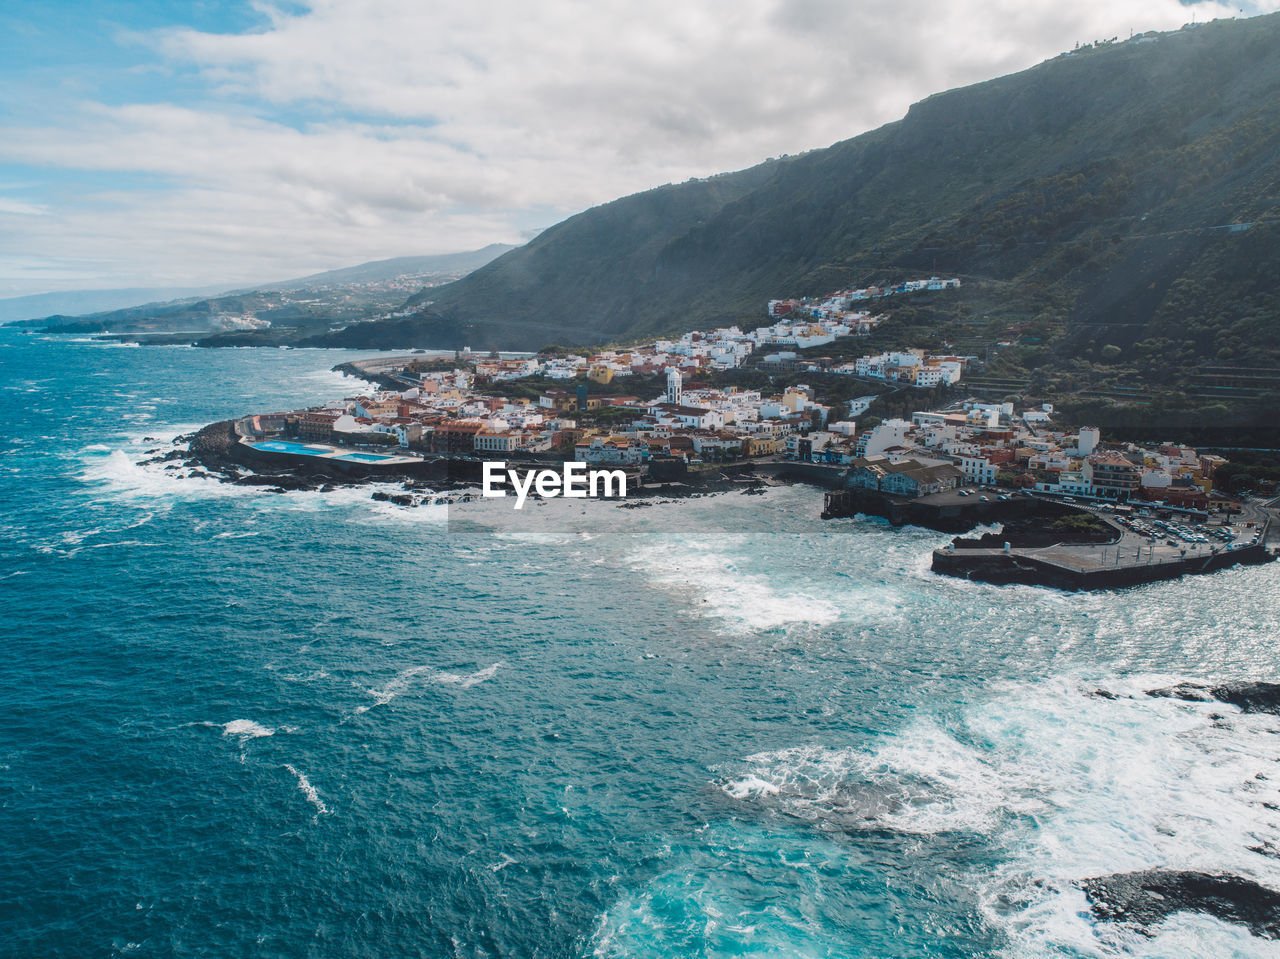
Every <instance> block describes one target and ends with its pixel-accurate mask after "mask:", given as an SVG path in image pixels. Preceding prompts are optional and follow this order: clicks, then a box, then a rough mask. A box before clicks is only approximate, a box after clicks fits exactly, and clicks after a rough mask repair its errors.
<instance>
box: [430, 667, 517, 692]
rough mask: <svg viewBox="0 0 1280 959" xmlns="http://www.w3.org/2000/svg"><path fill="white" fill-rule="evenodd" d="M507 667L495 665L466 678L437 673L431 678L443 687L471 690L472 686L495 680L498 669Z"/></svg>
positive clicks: (458, 675)
mask: <svg viewBox="0 0 1280 959" xmlns="http://www.w3.org/2000/svg"><path fill="white" fill-rule="evenodd" d="M505 665H506V664H505V663H494V664H493V665H491V666H486V667H485V668H484V669H478V670H476V671H475V672H474V673H468V674H467V675H465V676H464V675H460V674H458V673H436V674H435V675H434V676H432V677H431V681H432V682H434V683H438V684H440V685H442V686H460V687H461V688H463V689H470V688H471V687H472V686H475V685H478V684H479V683H483V682H484V681H485V680H486V679H493V677H494V675H495V674H496V673H497V672H498V668H499V667H500V666H505Z"/></svg>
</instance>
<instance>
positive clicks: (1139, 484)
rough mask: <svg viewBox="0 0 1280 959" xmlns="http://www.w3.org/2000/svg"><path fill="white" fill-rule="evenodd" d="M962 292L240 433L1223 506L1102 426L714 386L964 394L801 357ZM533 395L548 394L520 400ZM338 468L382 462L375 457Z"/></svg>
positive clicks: (463, 382)
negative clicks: (764, 378) (882, 408)
mask: <svg viewBox="0 0 1280 959" xmlns="http://www.w3.org/2000/svg"><path fill="white" fill-rule="evenodd" d="M959 283H960V281H959V280H957V279H941V278H938V277H931V278H929V279H926V280H914V281H906V282H903V283H900V284H898V285H897V286H893V287H874V286H873V287H865V288H856V289H844V290H839V291H836V292H833V293H830V294H828V295H825V296H821V297H814V298H808V299H789V300H770V301H769V302H768V305H767V316H768V318H769V319H770V320H772V322H771V323H769V324H768V325H761V326H759V327H757V328H755V329H752V330H750V331H746V332H744V331H743V330H741V329H740V328H739V327H737V326H731V327H724V328H720V329H715V330H711V331H692V332H687V333H685V334H683V335H682V336H681V337H680V338H678V339H657V340H654V341H652V342H649V343H645V344H641V345H636V346H634V347H628V348H620V347H619V348H611V349H602V350H596V351H583V352H581V353H579V352H574V351H571V350H567V349H559V348H553V349H549V350H546V351H543V352H542V353H539V354H536V355H532V356H518V357H505V358H504V357H501V356H497V355H487V356H481V355H476V354H471V353H469V352H467V351H459V352H458V353H455V354H454V355H453V356H452V357H451V358H450V357H448V356H444V357H441V356H431V355H411V356H407V357H395V358H391V359H376V360H369V361H363V362H360V363H357V364H354V365H351V366H348V367H346V368H345V371H346V372H349V373H353V374H355V375H357V376H363V377H365V378H366V379H368V380H370V381H374V382H377V383H379V384H380V385H381V386H382V387H383V388H381V389H376V390H369V391H366V392H362V393H359V394H357V395H353V396H347V397H344V398H342V399H339V400H335V401H332V402H329V403H327V404H325V405H323V406H319V407H313V408H308V409H300V410H290V411H284V412H278V413H272V414H262V415H256V416H252V417H246V418H245V419H243V420H242V421H240V434H241V437H242V441H243V442H244V443H246V444H249V445H254V444H258V445H261V444H263V443H268V442H277V443H278V442H279V441H280V440H282V439H297V440H301V441H303V444H310V447H311V449H312V450H313V452H318V451H320V450H321V449H323V448H326V447H332V448H333V449H334V450H335V451H337V450H339V449H343V448H350V447H359V448H364V449H379V450H382V451H383V452H382V453H381V454H380V455H381V457H382V458H384V459H390V458H395V459H397V460H404V459H405V458H413V457H422V456H433V455H434V456H439V455H448V456H454V457H475V458H478V459H486V458H487V459H496V458H507V459H509V458H519V457H526V458H545V459H572V460H575V461H579V462H583V463H587V464H589V465H596V466H616V467H624V468H637V469H638V468H643V467H646V466H649V465H651V464H653V463H655V462H658V461H661V462H664V463H667V464H671V463H675V464H678V466H679V467H681V468H694V469H696V468H698V467H700V466H705V465H708V464H724V463H733V462H750V461H786V462H794V463H806V464H820V465H826V466H833V467H841V468H843V470H844V471H845V472H846V476H847V480H846V482H845V483H844V485H846V486H848V487H851V488H871V489H875V490H878V491H882V492H886V493H892V494H894V495H898V496H922V495H928V494H930V493H937V492H942V491H945V490H950V489H954V488H959V487H963V486H966V485H976V486H993V487H994V486H997V485H998V486H999V487H1001V488H1002V489H1003V490H1006V491H1009V492H1012V491H1018V490H1031V491H1034V492H1038V493H1042V494H1049V495H1057V496H1061V497H1069V498H1079V499H1081V500H1086V501H1089V500H1096V501H1102V502H1115V503H1123V502H1129V501H1147V502H1155V503H1159V504H1161V505H1168V506H1172V507H1178V508H1190V509H1197V510H1205V509H1211V508H1217V507H1219V506H1221V505H1222V504H1223V503H1224V502H1225V500H1224V498H1223V497H1221V496H1217V495H1215V493H1214V484H1213V480H1214V472H1215V470H1216V469H1217V467H1218V466H1219V465H1220V464H1222V463H1224V462H1226V461H1225V460H1224V459H1223V458H1222V457H1220V456H1216V455H1212V454H1201V453H1198V452H1197V451H1196V450H1193V449H1190V448H1188V447H1185V446H1180V445H1176V444H1157V445H1139V444H1134V443H1124V444H1116V443H1104V442H1103V437H1102V436H1101V434H1100V431H1099V430H1098V429H1097V428H1095V427H1089V426H1085V427H1080V428H1077V429H1066V428H1062V427H1059V426H1057V425H1055V422H1054V409H1053V406H1052V405H1051V404H1042V405H1040V406H1036V407H1033V408H1024V409H1017V408H1015V404H1013V403H1011V402H1001V403H991V402H980V401H978V400H975V399H957V400H955V401H954V402H952V403H949V404H948V405H946V406H944V407H942V408H938V409H921V410H917V411H915V412H913V413H912V414H911V416H910V418H909V419H907V418H897V417H889V418H884V419H882V418H880V417H876V416H866V417H865V418H864V414H867V411H868V410H869V409H871V408H872V406H873V404H874V403H875V402H876V399H877V394H876V393H868V394H867V395H864V396H859V397H854V398H852V399H849V400H846V401H842V402H839V403H834V402H822V401H821V400H822V399H823V397H822V396H821V394H820V391H819V390H817V389H815V388H814V387H812V386H809V385H807V384H805V383H802V382H801V383H795V384H793V385H787V386H784V387H782V388H780V389H779V390H777V391H776V392H774V391H770V390H767V389H759V388H748V387H745V386H738V385H729V384H725V383H723V382H718V383H716V384H713V383H711V382H709V380H711V379H712V378H713V377H715V374H718V373H725V372H730V371H734V370H740V369H743V368H744V367H747V366H748V364H750V365H751V368H752V369H754V370H757V371H761V372H769V371H771V370H772V368H774V367H776V366H777V365H778V364H780V363H784V362H785V363H788V371H789V372H791V373H800V374H802V375H803V374H804V373H806V372H813V373H819V372H821V373H824V374H828V375H829V374H847V375H849V376H851V377H855V378H858V379H862V380H867V381H868V382H869V383H873V382H875V381H883V382H885V383H886V384H892V385H893V386H895V387H897V388H899V389H907V388H912V387H914V388H918V389H928V388H933V387H937V386H939V385H943V386H952V387H953V386H958V385H960V384H962V382H963V374H964V371H965V368H966V366H967V364H968V363H969V361H970V360H972V359H973V358H972V357H964V356H955V355H938V354H934V353H930V352H929V351H926V350H923V349H918V348H912V347H904V348H901V349H898V350H894V351H887V352H881V353H878V354H868V355H865V356H862V357H860V358H858V359H856V360H854V361H852V362H845V363H840V364H826V365H822V366H819V361H820V359H821V358H812V357H811V356H810V355H808V354H806V355H805V356H804V357H801V355H800V354H799V353H798V352H797V351H798V350H804V349H808V348H812V347H821V346H824V345H827V344H830V343H834V342H836V341H837V340H841V339H846V338H850V337H857V336H865V335H867V334H868V333H869V332H870V331H871V330H873V329H875V328H876V327H877V326H878V325H879V324H880V322H881V321H882V320H883V317H882V316H879V315H875V314H873V313H871V312H870V311H869V310H868V309H866V308H865V304H867V303H870V302H873V301H883V300H884V299H886V298H888V297H893V296H903V295H908V294H910V293H913V292H919V291H925V290H930V291H933V290H948V289H954V288H956V287H958V286H959ZM719 379H723V378H719ZM526 382H533V383H538V384H544V385H543V386H540V387H539V388H538V389H536V390H533V391H530V390H528V389H524V390H520V389H517V387H519V386H520V385H521V384H524V383H526ZM631 382H635V383H647V384H650V385H652V384H654V383H658V384H661V386H662V389H661V392H656V391H652V390H651V392H650V394H649V395H642V394H641V392H640V391H637V392H634V393H633V392H630V391H629V390H627V389H626V384H628V383H631ZM303 444H293V446H292V448H291V449H290V452H293V453H298V452H300V451H301V450H302V449H303V448H304V447H303ZM262 449H263V450H264V451H269V450H268V448H267V447H262ZM275 451H276V452H282V451H283V450H275ZM339 455H343V456H347V457H350V456H352V455H362V456H365V457H366V459H365V460H363V461H364V462H367V463H373V462H375V461H376V460H375V458H374V457H375V456H376V455H378V454H372V453H365V454H352V453H344V454H339Z"/></svg>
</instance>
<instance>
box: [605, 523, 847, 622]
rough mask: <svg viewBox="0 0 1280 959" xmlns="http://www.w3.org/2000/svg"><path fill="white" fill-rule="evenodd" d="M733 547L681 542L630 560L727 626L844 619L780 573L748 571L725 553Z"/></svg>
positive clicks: (644, 549)
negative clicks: (689, 595) (690, 596)
mask: <svg viewBox="0 0 1280 959" xmlns="http://www.w3.org/2000/svg"><path fill="white" fill-rule="evenodd" d="M728 538H729V537H726V538H725V539H728ZM729 546H730V544H728V543H726V542H725V540H722V541H721V543H719V544H714V545H713V544H711V543H709V542H707V541H705V540H700V541H694V540H692V539H689V540H684V539H681V540H680V541H678V542H675V543H664V544H661V545H656V546H639V547H637V548H636V549H635V551H634V552H633V553H632V554H631V556H630V561H631V565H632V567H633V568H635V569H637V570H639V571H642V572H643V573H645V574H646V575H647V576H648V578H649V579H650V581H651V582H653V583H655V584H657V585H659V586H662V587H664V588H666V589H670V590H673V591H677V592H684V593H686V594H688V593H692V594H693V596H692V598H693V606H694V608H695V609H696V610H697V611H698V612H699V613H701V614H702V615H704V616H708V617H712V618H715V619H718V620H720V621H721V622H722V623H724V624H726V625H727V626H729V627H736V628H739V629H747V630H766V629H777V628H779V627H782V626H788V625H791V624H793V623H809V624H813V625H826V624H829V623H833V622H835V621H837V620H838V619H840V617H841V610H840V607H839V606H837V604H836V603H834V602H832V601H831V600H830V599H829V598H826V597H823V596H820V595H815V594H814V592H813V591H811V590H810V589H808V588H806V587H805V586H803V585H801V584H800V583H798V582H797V583H794V584H792V583H789V582H786V581H784V577H783V575H781V573H780V574H779V575H777V576H770V575H766V574H764V573H756V572H748V571H746V570H744V569H743V568H741V565H740V564H741V563H742V562H744V560H746V558H747V557H745V556H744V555H741V554H735V553H734V552H732V551H731V548H723V549H722V547H729Z"/></svg>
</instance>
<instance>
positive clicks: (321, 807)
mask: <svg viewBox="0 0 1280 959" xmlns="http://www.w3.org/2000/svg"><path fill="white" fill-rule="evenodd" d="M284 768H285V769H287V770H289V772H291V773H293V774H294V775H295V776H297V777H298V788H299V789H301V790H302V795H304V796H306V797H307V802H309V803H311V805H313V806H315V807H316V812H318V813H321V814H324V813H327V812H328V811H329V807H328V806H326V805H325V804H324V800H323V799H321V798H320V794H319V793H318V792H316V787H315V786H313V785H311V780H310V779H308V778H307V777H306V775H305V774H304V773H300V772H298V770H296V769H294V768H293V767H292V766H290V765H289V764H288V763H285V764H284Z"/></svg>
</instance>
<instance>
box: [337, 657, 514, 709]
mask: <svg viewBox="0 0 1280 959" xmlns="http://www.w3.org/2000/svg"><path fill="white" fill-rule="evenodd" d="M505 665H506V663H503V662H496V663H493V664H492V665H489V666H486V667H485V668H484V669H479V670H476V671H475V672H474V673H466V674H462V673H450V672H442V671H439V670H437V669H435V668H434V667H432V666H413V667H410V668H409V669H405V670H401V671H400V672H399V673H397V674H396V677H395V679H393V680H391V681H390V682H389V683H387V684H386V685H385V686H383V687H381V688H380V689H371V690H369V695H370V696H372V697H373V699H374V701H373V703H372V704H370V705H368V706H357V707H356V713H357V714H359V713H367V712H368V711H369V710H370V709H372V708H373V707H374V706H385V705H387V703H389V702H391V700H393V699H395V698H396V697H397V696H399V695H400V694H401V693H403V692H404V691H405V690H406V689H408V688H409V687H410V686H412V685H413V681H414V680H415V679H416V678H418V677H419V676H426V677H427V681H428V682H430V683H434V684H435V685H437V686H457V687H458V688H459V689H470V688H471V687H472V686H475V685H478V684H479V683H483V682H484V681H485V680H487V679H492V678H493V677H494V675H495V674H496V673H497V672H498V670H499V669H500V668H501V667H503V666H505Z"/></svg>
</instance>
